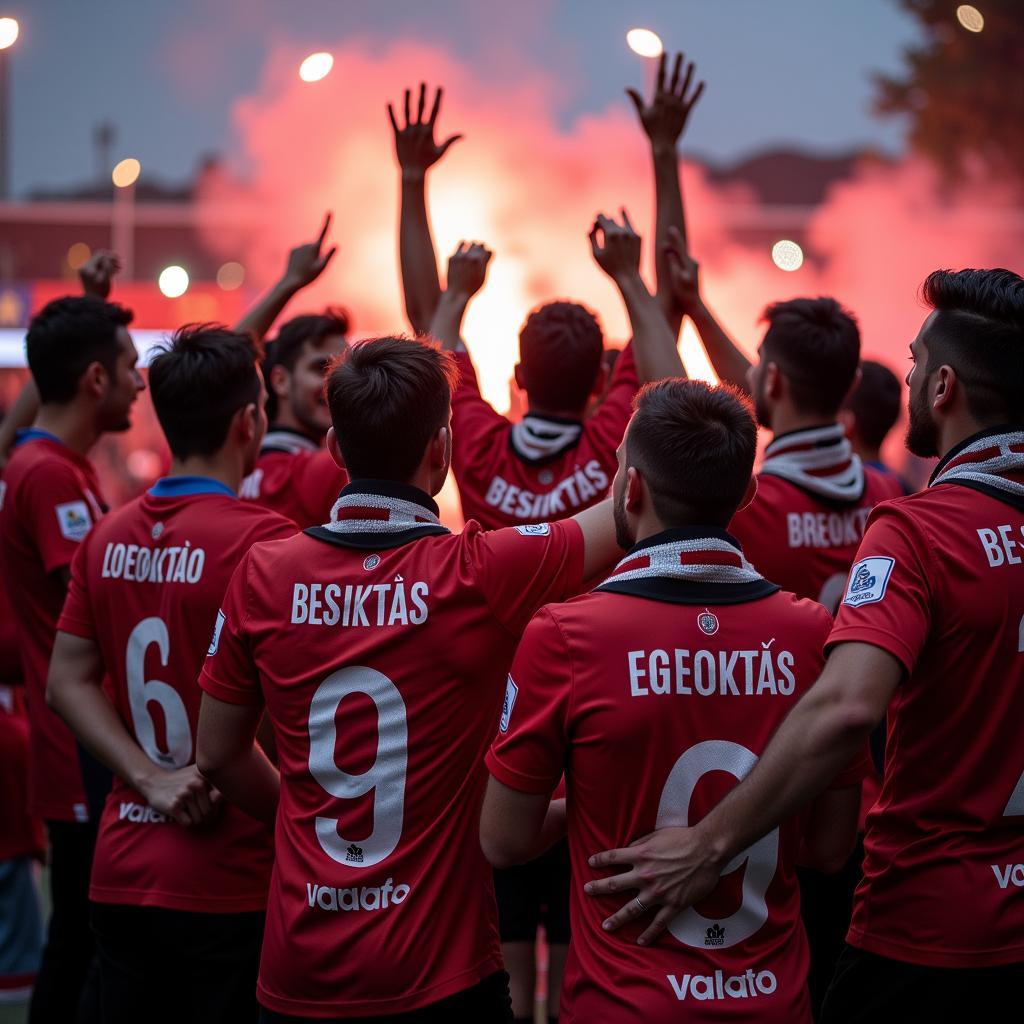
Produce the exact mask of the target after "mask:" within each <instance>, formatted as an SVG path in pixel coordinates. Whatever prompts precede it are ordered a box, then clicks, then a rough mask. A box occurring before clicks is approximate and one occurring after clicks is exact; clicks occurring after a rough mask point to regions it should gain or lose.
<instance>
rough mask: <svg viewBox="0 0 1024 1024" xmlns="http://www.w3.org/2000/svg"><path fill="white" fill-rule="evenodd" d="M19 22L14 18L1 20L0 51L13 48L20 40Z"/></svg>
mask: <svg viewBox="0 0 1024 1024" xmlns="http://www.w3.org/2000/svg"><path fill="white" fill-rule="evenodd" d="M19 31H20V29H19V28H18V23H17V21H15V20H14V18H0V50H6V49H7V48H8V47H9V46H13V45H14V43H15V42H16V40H17V38H18V32H19Z"/></svg>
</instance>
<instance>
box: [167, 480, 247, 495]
mask: <svg viewBox="0 0 1024 1024" xmlns="http://www.w3.org/2000/svg"><path fill="white" fill-rule="evenodd" d="M149 493H150V494H152V495H153V497H154V498H187V497H190V496H191V495H193V494H226V495H227V496H228V497H229V498H237V497H238V495H237V494H236V493H235V492H234V491H233V490H231V488H230V487H228V485H227V484H222V483H221V482H220V481H219V480H214V479H213V478H212V477H209V476H165V477H163V478H162V479H160V480H157V482H156V483H155V484H153V486H152V487H150V489H149Z"/></svg>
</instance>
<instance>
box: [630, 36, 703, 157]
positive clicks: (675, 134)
mask: <svg viewBox="0 0 1024 1024" xmlns="http://www.w3.org/2000/svg"><path fill="white" fill-rule="evenodd" d="M666 60H667V57H666V55H665V54H664V53H663V54H662V55H661V60H660V61H659V62H658V77H657V80H656V82H655V86H654V96H653V97H652V98H651V102H650V103H649V104H645V103H644V100H643V97H642V96H641V95H640V93H639V92H637V91H636V89H627V90H626V94H627V95H628V96H629V98H630V99H631V100H632V101H633V106H634V107H636V112H637V116H638V117H639V118H640V123H641V124H642V125H643V128H644V131H645V132H646V133H647V137H648V138H649V139H650V140H651V145H652V146H655V147H657V146H663V147H670V148H672V149H675V146H676V143H677V142H678V141H679V137H680V136H681V135H682V134H683V131H684V129H685V128H686V122H687V121H688V120H689V117H690V113H691V112H692V111H693V108H694V107H695V106H696V105H697V101H698V100H699V99H700V97H701V94H702V93H703V92H704V83H703V82H698V83H697V85H696V87H695V88H694V89H693V90H692V91H691V89H690V86H691V84H692V82H693V72H694V69H695V66H694V64H693V62H692V61H691V62H690V63H688V64H687V65H686V74H685V76H683V78H682V80H681V81H680V74H681V72H682V70H683V55H682V54H681V53H677V54H676V59H675V62H674V64H673V66H672V77H671V79H670V80H669V81H668V83H667V84H666V82H665V70H666Z"/></svg>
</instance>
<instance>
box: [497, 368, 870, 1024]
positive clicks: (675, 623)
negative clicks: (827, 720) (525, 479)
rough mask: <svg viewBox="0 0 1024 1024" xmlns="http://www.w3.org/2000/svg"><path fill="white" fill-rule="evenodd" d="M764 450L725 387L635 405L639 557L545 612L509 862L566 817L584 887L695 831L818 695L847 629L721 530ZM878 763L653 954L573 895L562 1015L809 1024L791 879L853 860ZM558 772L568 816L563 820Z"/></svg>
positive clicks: (510, 772)
mask: <svg viewBox="0 0 1024 1024" xmlns="http://www.w3.org/2000/svg"><path fill="white" fill-rule="evenodd" d="M756 445H757V428H756V426H755V424H754V420H753V417H752V416H751V414H750V411H749V409H748V408H747V406H746V404H745V403H744V402H743V401H742V400H741V399H740V398H739V396H738V395H737V394H736V393H735V392H734V391H733V389H731V388H729V387H717V388H711V387H708V385H706V384H703V383H700V382H697V381H681V380H667V381H662V382H661V383H660V384H653V385H650V386H649V387H647V388H646V389H645V390H644V391H642V392H641V393H640V396H639V397H638V399H637V401H636V411H635V413H634V415H633V418H632V420H631V421H630V425H629V428H628V430H627V432H626V437H625V440H624V441H623V443H622V444H621V445H620V447H619V452H618V461H619V467H618V472H617V474H616V477H615V485H614V493H615V521H616V532H617V539H618V542H619V544H620V545H621V546H622V547H628V548H629V551H628V552H627V554H626V556H625V557H624V558H623V559H622V561H621V562H620V563H619V564H618V566H617V567H616V569H615V570H614V571H613V572H612V575H611V576H610V577H609V578H608V579H607V580H606V581H605V582H604V583H603V584H601V585H600V586H599V587H598V588H597V589H596V590H595V591H594V592H593V593H590V594H586V595H584V596H583V597H579V598H576V599H575V600H572V601H569V602H568V603H567V604H554V605H548V606H547V607H546V608H544V609H542V611H541V612H540V613H539V614H538V615H537V616H535V617H534V619H533V620H532V622H531V623H530V625H529V627H528V628H527V631H526V633H525V634H524V636H523V640H522V642H521V643H520V645H519V649H518V651H517V652H516V658H515V661H514V663H513V665H512V670H511V674H510V675H509V679H508V684H507V690H506V696H505V708H504V713H503V714H502V717H501V721H500V724H499V735H498V738H497V740H496V741H495V743H494V746H493V747H492V749H491V751H490V753H489V755H488V758H487V766H488V768H489V769H490V772H491V775H492V778H491V780H490V783H489V787H488V791H487V796H486V799H485V802H484V810H483V817H482V820H481V826H480V836H481V842H482V844H483V848H484V852H485V853H486V854H487V855H488V856H489V857H490V859H491V861H492V863H494V864H495V865H496V866H507V865H508V864H510V863H516V862H519V861H521V860H524V859H526V858H528V857H531V856H534V855H535V854H536V853H537V852H538V850H539V849H541V848H542V845H541V844H542V842H543V839H542V831H543V829H544V827H545V821H546V820H547V821H548V827H549V828H550V819H551V818H552V817H553V816H555V815H557V814H561V816H562V817H564V816H565V808H566V806H568V832H569V848H570V854H571V859H572V868H573V876H574V878H576V879H577V880H579V879H581V878H585V877H587V876H588V875H589V872H588V870H587V863H586V858H587V856H588V855H589V854H590V853H591V852H593V850H594V849H596V848H602V847H604V846H606V845H608V843H609V842H620V843H622V844H626V843H629V842H630V840H632V839H633V838H635V837H637V836H640V835H644V834H645V833H647V832H649V831H650V829H651V828H652V827H653V826H655V825H656V824H661V825H666V824H672V823H685V822H687V821H690V820H693V818H695V817H699V816H700V815H701V814H702V813H705V812H706V811H707V809H708V808H709V807H710V806H711V805H712V803H713V802H714V800H715V799H716V798H717V797H719V796H721V794H722V792H723V790H724V788H726V787H727V785H728V783H727V782H726V780H730V781H731V784H732V785H735V783H736V781H737V779H738V778H741V777H742V776H743V775H744V774H746V772H747V771H748V770H749V768H750V765H751V764H752V763H754V762H755V761H756V760H757V756H758V754H759V753H760V752H761V751H762V750H763V749H764V747H765V745H766V744H767V742H768V739H769V737H770V736H771V734H772V732H773V731H774V730H775V728H776V726H777V725H778V723H779V722H780V721H782V719H783V718H784V717H785V715H786V714H787V712H788V711H789V710H790V709H791V708H792V707H793V706H794V705H795V704H796V702H797V700H798V699H799V697H800V695H801V694H802V693H803V692H805V691H806V690H807V689H809V688H810V686H811V684H812V683H813V682H814V680H815V679H816V678H817V676H818V674H819V672H820V669H821V665H822V654H821V647H822V643H823V642H824V640H825V638H826V636H827V635H828V630H829V628H830V626H831V617H830V616H829V614H828V613H827V612H826V611H825V610H824V609H823V608H822V607H821V606H820V605H818V604H816V603H814V602H813V601H807V600H803V599H800V598H797V597H796V596H795V595H793V594H789V593H785V592H783V591H781V590H780V588H779V587H778V585H777V584H774V583H771V582H769V581H768V580H765V579H764V578H763V577H762V576H761V575H760V574H759V573H758V572H757V571H756V570H755V569H754V568H753V567H752V566H751V565H750V564H749V562H747V560H746V559H745V558H744V556H743V552H742V550H741V549H740V546H739V544H738V543H737V542H736V540H735V539H734V538H733V537H731V536H730V535H729V534H728V533H727V532H726V531H725V529H724V528H725V526H726V525H727V524H728V522H729V520H730V519H731V518H732V516H733V515H734V513H735V512H736V509H737V507H738V506H739V505H740V504H741V503H742V502H743V501H746V500H748V499H749V497H750V494H751V491H752V482H751V470H752V469H753V465H754V452H755V449H756ZM641 750H642V751H643V754H642V756H639V757H638V756H637V751H641ZM865 767H866V756H865V755H864V753H863V752H862V754H861V756H860V757H859V758H858V759H857V762H856V763H855V764H853V765H851V766H850V768H849V769H848V770H847V771H845V772H844V773H843V776H842V777H841V778H837V779H836V780H835V782H834V783H833V786H832V788H830V789H829V791H828V792H827V793H825V794H824V795H822V796H821V797H819V798H818V800H817V801H816V803H815V806H814V807H813V808H812V810H811V812H810V814H809V815H807V816H794V817H793V818H791V819H790V820H788V821H786V822H783V823H782V824H781V826H780V827H779V828H776V829H775V830H773V831H772V833H771V834H770V835H769V836H767V837H766V838H765V839H763V840H761V841H760V842H759V843H757V844H755V845H754V846H752V847H751V848H750V849H748V850H746V851H745V852H743V853H742V854H740V855H739V856H738V857H737V859H736V865H737V866H740V865H741V864H742V865H743V866H742V867H740V871H741V872H743V873H744V880H743V893H742V896H741V895H740V893H739V891H738V886H734V885H733V884H732V882H733V881H735V879H732V880H730V881H726V882H723V884H722V885H721V887H720V888H719V889H718V891H717V892H716V893H715V894H714V895H713V896H712V897H711V898H710V899H709V900H707V901H705V902H704V903H703V904H702V905H701V907H700V910H699V912H698V911H693V912H691V913H690V914H689V915H686V916H684V917H682V918H680V919H679V920H677V921H675V922H673V924H672V927H671V933H669V934H664V935H662V936H661V937H660V938H659V939H658V941H657V942H655V943H653V944H652V945H651V946H650V947H649V948H646V949H638V948H637V946H636V945H635V943H633V942H631V941H629V939H630V938H635V936H636V935H637V934H638V933H639V930H638V929H634V930H633V931H632V935H613V934H608V933H607V932H604V931H603V930H602V928H601V920H602V918H603V917H604V916H605V913H606V912H607V911H608V910H610V909H611V907H610V906H609V907H606V908H604V912H602V907H601V905H600V904H598V903H597V902H596V901H593V900H587V899H586V898H585V897H584V895H583V892H582V888H581V886H580V884H579V883H578V882H577V884H576V885H575V886H574V887H573V890H572V894H571V908H572V926H573V927H572V945H571V946H570V953H569V963H568V965H567V967H566V975H565V985H564V988H563V993H562V1015H561V1019H562V1020H563V1021H613V1020H614V1021H616V1022H622V1024H625V1022H637V1024H639V1022H644V1024H662V1022H665V1024H667V1022H669V1021H676V1020H680V1019H681V1018H685V1019H686V1020H694V1021H714V1020H721V1019H723V1017H724V1016H725V1013H727V1014H728V1018H729V1019H730V1020H735V1021H751V1022H752V1021H755V1020H756V1021H762V1022H777V1024H809V1021H810V1019H811V1016H810V1003H809V1000H808V996H807V986H806V979H807V965H808V951H807V941H806V939H805V937H804V934H803V929H802V928H801V926H800V910H799V907H800V900H799V891H798V887H797V882H796V877H795V875H794V867H795V863H796V859H797V857H798V856H800V857H801V858H802V859H803V860H804V861H805V862H809V863H816V864H819V865H821V866H822V867H826V868H827V867H834V866H836V865H838V864H841V863H842V862H843V861H844V860H845V858H846V856H847V854H848V852H849V849H850V847H851V846H852V843H853V838H854V832H855V828H856V821H857V808H858V801H859V796H860V787H859V785H858V782H859V780H860V778H861V776H862V774H863V771H864V769H865ZM563 773H564V775H565V778H566V787H567V796H568V800H567V801H556V803H555V804H554V805H553V808H552V810H551V811H550V812H549V803H550V802H551V795H552V792H553V790H554V789H555V786H556V785H557V783H558V781H559V779H560V778H561V777H562V775H563ZM612 778H614V779H615V785H614V786H609V785H608V780H609V779H612ZM559 804H561V806H560V807H559V806H558V805H559ZM613 837H617V838H615V839H613ZM723 1002H724V1003H725V1004H726V1005H725V1006H723V1005H722V1004H723ZM723 1011H725V1013H724V1012H723Z"/></svg>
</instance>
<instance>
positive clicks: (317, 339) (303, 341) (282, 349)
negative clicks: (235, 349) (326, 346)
mask: <svg viewBox="0 0 1024 1024" xmlns="http://www.w3.org/2000/svg"><path fill="white" fill-rule="evenodd" d="M351 325H352V320H351V317H350V316H349V313H348V310H346V309H342V307H341V306H328V307H327V309H326V310H325V311H324V312H323V313H308V314H304V315H302V316H296V317H292V319H291V320H288V321H287V322H286V323H283V324H281V327H280V328H279V329H278V332H277V336H276V337H275V338H274V340H273V341H272V342H270V343H269V344H268V345H267V355H266V359H264V361H263V376H264V377H265V378H266V380H267V381H268V386H267V415H268V416H269V417H270V419H271V421H273V420H274V419H276V418H277V413H278V398H277V395H276V394H275V393H274V389H273V388H271V387H270V386H269V381H270V374H271V371H272V370H273V369H274V367H275V366H283V367H284V368H285V369H286V370H288V371H289V373H290V372H291V371H292V370H294V369H295V364H296V363H297V362H298V361H299V359H300V358H301V356H302V352H303V350H304V349H305V348H306V346H307V345H308V346H310V347H311V348H313V349H317V348H319V347H320V346H321V345H323V343H324V341H325V339H327V338H330V337H334V336H340V337H347V335H348V332H349V331H350V330H351Z"/></svg>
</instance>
